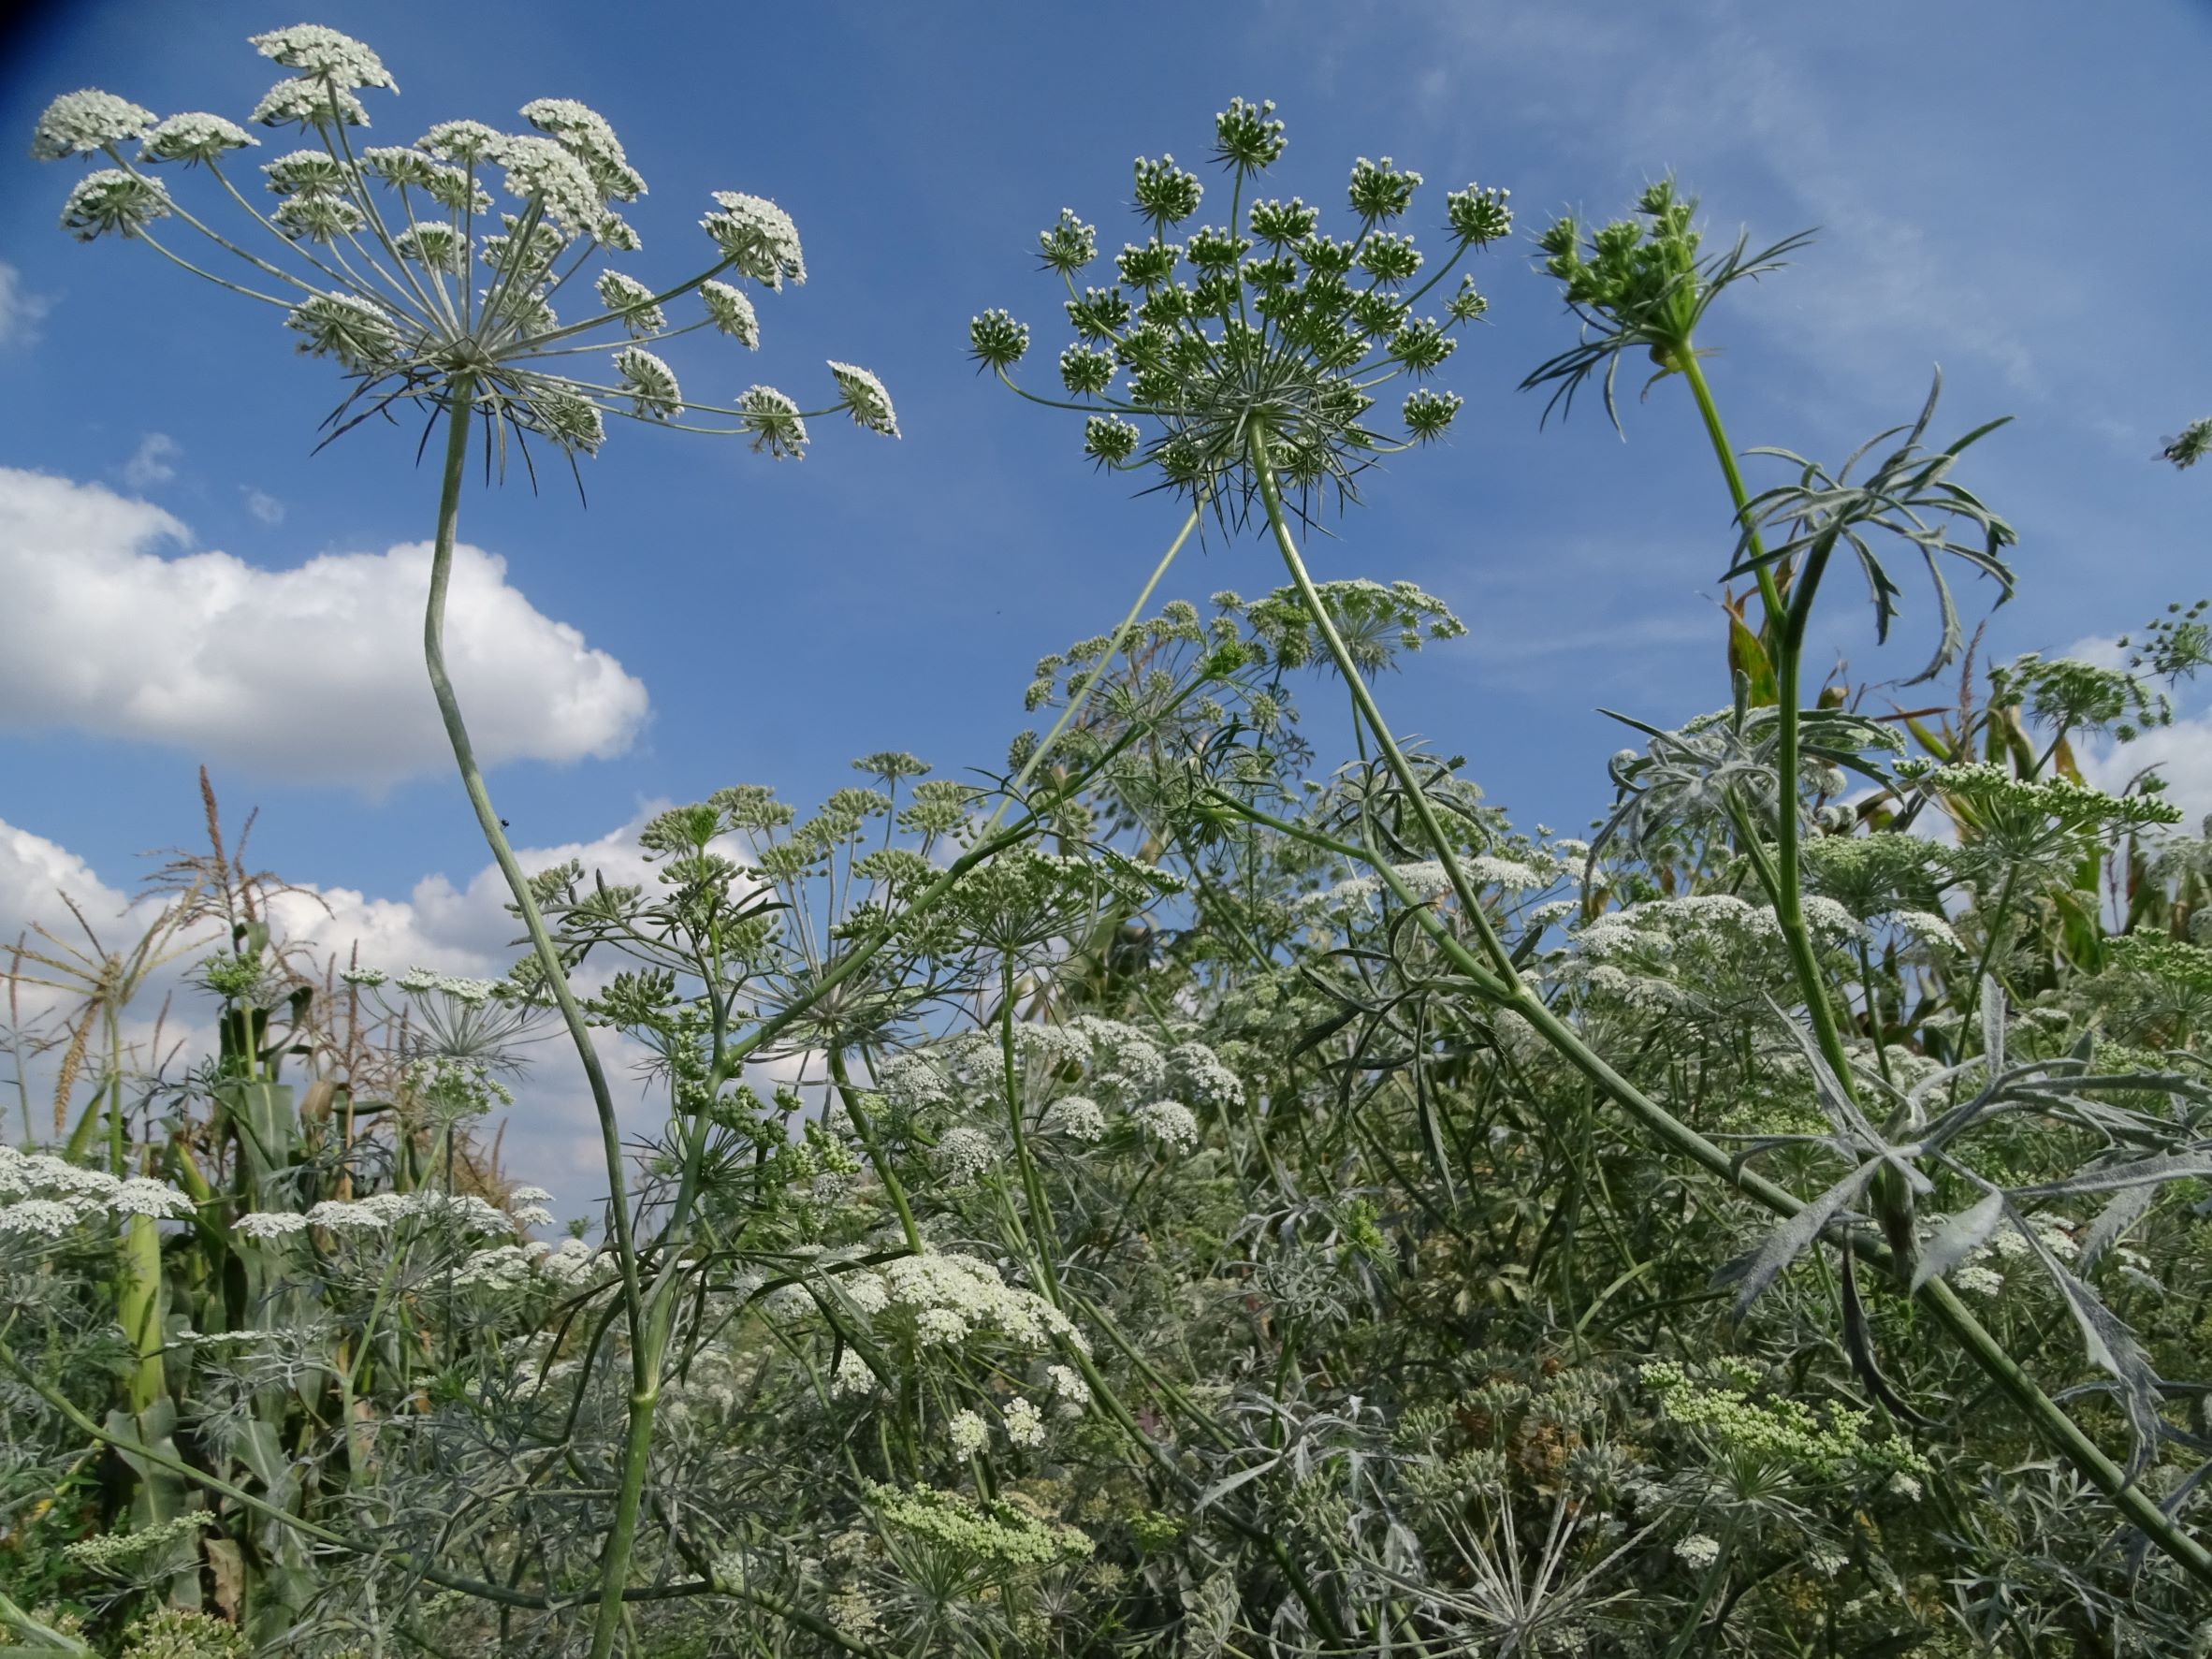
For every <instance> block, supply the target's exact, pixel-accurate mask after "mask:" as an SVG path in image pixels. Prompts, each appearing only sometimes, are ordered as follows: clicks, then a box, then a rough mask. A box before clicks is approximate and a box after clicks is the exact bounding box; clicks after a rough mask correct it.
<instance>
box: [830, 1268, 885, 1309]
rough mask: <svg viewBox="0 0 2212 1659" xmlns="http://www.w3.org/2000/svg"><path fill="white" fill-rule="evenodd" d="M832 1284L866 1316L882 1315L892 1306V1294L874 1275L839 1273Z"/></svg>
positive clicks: (831, 1281)
mask: <svg viewBox="0 0 2212 1659" xmlns="http://www.w3.org/2000/svg"><path fill="white" fill-rule="evenodd" d="M830 1283H831V1284H833V1285H835V1286H837V1288H838V1289H839V1290H841V1291H843V1292H844V1295H845V1300H846V1301H847V1302H850V1303H851V1305H852V1306H853V1307H854V1308H855V1309H857V1310H858V1311H859V1312H860V1313H861V1314H862V1315H864V1316H872V1315H875V1314H880V1313H881V1312H882V1311H883V1310H884V1309H885V1308H887V1307H889V1306H890V1305H891V1292H890V1291H889V1290H887V1289H886V1288H884V1285H883V1281H882V1280H881V1279H880V1278H878V1277H876V1275H875V1274H874V1273H838V1274H837V1275H836V1276H835V1277H834V1278H832V1279H831V1280H830Z"/></svg>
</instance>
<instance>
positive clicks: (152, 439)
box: [123, 432, 184, 489]
mask: <svg viewBox="0 0 2212 1659" xmlns="http://www.w3.org/2000/svg"><path fill="white" fill-rule="evenodd" d="M183 453H184V447H183V445H182V444H179V443H178V442H177V441H176V439H174V438H172V437H170V436H169V435H168V434H167V432H148V433H147V434H146V435H145V436H144V437H143V438H141V439H139V440H138V448H137V449H135V450H133V451H132V452H131V458H130V459H128V460H126V461H124V463H123V481H124V483H125V484H127V485H129V486H130V487H131V488H133V489H148V488H152V487H153V486H154V485H156V484H167V482H168V481H169V480H170V479H171V478H174V477H175V476H176V475H177V468H176V464H175V463H176V459H177V457H179V456H181V455H182V454H183Z"/></svg>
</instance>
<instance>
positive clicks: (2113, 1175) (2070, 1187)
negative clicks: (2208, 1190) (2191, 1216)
mask: <svg viewBox="0 0 2212 1659" xmlns="http://www.w3.org/2000/svg"><path fill="white" fill-rule="evenodd" d="M2192 1175H2212V1150H2206V1151H2203V1152H2177V1153H2175V1154H2173V1155H2172V1156H2170V1157H2144V1158H2137V1159H2136V1160H2134V1161H2133V1162H2132V1163H2124V1164H2103V1165H2100V1166H2098V1167H2097V1168H2095V1169H2089V1170H2077V1171H2074V1173H2073V1174H2071V1175H2068V1176H2066V1177H2065V1178H2064V1179H2063V1180H2059V1181H2046V1182H2045V1183H2043V1184H2042V1185H2041V1186H2021V1187H2016V1188H2015V1189H2014V1191H2013V1196H2014V1197H2015V1198H2068V1197H2071V1196H2073V1195H2074V1194H2075V1193H2082V1192H2117V1191H2121V1190H2124V1189H2125V1188H2127V1187H2131V1186H2157V1185H2158V1184H2159V1183H2160V1182H2162V1181H2180V1180H2184V1179H2186V1178H2188V1177H2190V1176H2192Z"/></svg>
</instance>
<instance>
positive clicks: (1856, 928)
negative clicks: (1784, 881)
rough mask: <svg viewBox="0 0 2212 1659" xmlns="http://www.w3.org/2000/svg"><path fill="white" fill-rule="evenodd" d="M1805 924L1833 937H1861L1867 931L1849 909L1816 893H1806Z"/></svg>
mask: <svg viewBox="0 0 2212 1659" xmlns="http://www.w3.org/2000/svg"><path fill="white" fill-rule="evenodd" d="M1805 925H1806V926H1807V927H1809V928H1811V929H1812V931H1813V932H1814V933H1825V934H1827V935H1829V936H1830V937H1831V938H1835V939H1863V938H1865V937H1866V931H1867V930H1866V928H1865V926H1864V925H1862V924H1860V922H1859V920H1858V918H1857V917H1855V916H1854V915H1853V914H1852V913H1851V912H1850V911H1849V910H1845V909H1844V908H1843V907H1842V906H1841V905H1840V904H1838V903H1837V902H1836V901H1835V900H1834V899H1832V898H1827V897H1825V896H1823V895H1820V894H1817V893H1814V894H1808V895H1806V898H1805Z"/></svg>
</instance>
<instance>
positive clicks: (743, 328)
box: [699, 282, 761, 351]
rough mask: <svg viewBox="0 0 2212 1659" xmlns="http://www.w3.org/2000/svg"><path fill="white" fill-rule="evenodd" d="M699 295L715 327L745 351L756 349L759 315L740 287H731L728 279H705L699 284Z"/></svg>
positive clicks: (759, 344)
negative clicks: (711, 280) (723, 281)
mask: <svg viewBox="0 0 2212 1659" xmlns="http://www.w3.org/2000/svg"><path fill="white" fill-rule="evenodd" d="M699 298H700V299H701V301H702V302H703V303H704V304H705V305H706V315H707V317H708V319H709V320H710V321H712V322H713V324H714V326H715V327H717V328H719V329H720V330H721V331H722V332H723V333H724V334H727V335H728V336H729V337H730V338H731V339H732V340H735V342H737V343H738V344H739V345H742V346H744V347H745V348H746V349H747V350H748V351H758V350H760V348H761V319H760V317H759V315H758V313H755V312H754V311H753V309H752V301H751V300H750V299H748V298H746V297H745V292H744V290H743V289H741V288H733V287H732V286H731V285H730V284H728V283H716V282H706V283H701V284H699Z"/></svg>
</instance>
